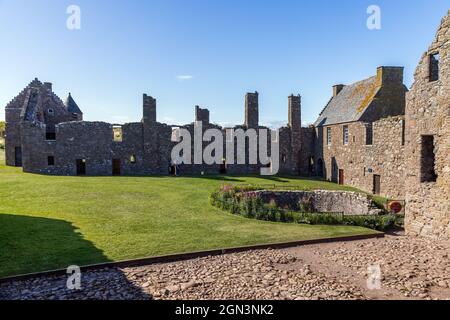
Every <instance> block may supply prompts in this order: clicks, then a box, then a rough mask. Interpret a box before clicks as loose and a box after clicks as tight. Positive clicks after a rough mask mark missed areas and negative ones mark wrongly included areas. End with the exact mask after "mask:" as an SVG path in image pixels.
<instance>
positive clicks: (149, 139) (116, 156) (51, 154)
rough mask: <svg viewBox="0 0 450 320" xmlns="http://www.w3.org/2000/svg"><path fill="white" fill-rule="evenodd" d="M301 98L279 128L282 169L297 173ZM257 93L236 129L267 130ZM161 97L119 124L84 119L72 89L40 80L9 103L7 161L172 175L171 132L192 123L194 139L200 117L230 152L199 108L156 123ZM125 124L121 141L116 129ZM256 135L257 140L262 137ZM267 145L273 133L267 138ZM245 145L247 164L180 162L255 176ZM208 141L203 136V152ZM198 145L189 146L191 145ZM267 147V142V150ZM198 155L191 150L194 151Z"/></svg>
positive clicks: (43, 169) (32, 166)
mask: <svg viewBox="0 0 450 320" xmlns="http://www.w3.org/2000/svg"><path fill="white" fill-rule="evenodd" d="M300 103H301V101H300V96H294V95H291V96H290V97H289V98H288V108H289V123H288V125H287V126H286V127H283V128H280V130H279V137H278V138H279V140H280V158H281V160H280V161H281V163H280V170H279V172H280V173H285V174H294V175H298V174H299V173H300V165H299V160H300V158H299V154H300V149H301V147H300V144H301V125H300V123H301V121H300V116H301V115H300V112H301V110H300V109H301V106H300ZM258 108H259V106H258V93H249V94H247V95H246V97H245V124H244V125H242V126H236V127H234V128H231V129H233V130H238V129H243V130H245V129H247V128H252V129H256V130H259V129H267V133H268V134H269V133H270V132H269V130H268V129H269V128H266V127H263V126H260V125H259V115H258ZM156 111H157V110H156V99H154V98H153V97H150V96H148V95H146V94H144V96H143V118H142V121H141V122H136V123H127V124H124V125H114V124H110V123H105V122H87V121H82V113H81V111H80V109H79V108H78V106H77V105H76V103H75V101H74V100H73V98H72V96H71V95H70V94H69V97H68V98H67V100H66V102H65V103H63V102H62V101H61V100H60V99H59V98H57V97H56V95H55V94H54V93H53V92H52V91H51V84H49V83H41V82H40V81H39V80H37V79H35V80H34V81H32V82H31V83H30V84H29V85H28V86H27V87H26V88H25V89H24V90H23V91H22V92H21V93H20V94H19V95H18V96H17V97H16V98H14V99H13V100H12V101H11V102H10V103H9V104H8V105H7V106H6V115H7V119H6V120H7V129H6V130H7V137H6V145H7V152H6V163H7V164H8V165H16V166H22V167H23V170H24V171H25V172H31V173H43V174H54V175H77V174H78V175H80V174H83V175H84V174H86V175H114V174H116V175H151V174H156V175H158V174H168V173H169V167H170V166H171V151H172V149H173V147H174V146H175V145H176V144H177V143H178V142H177V141H174V140H173V139H172V137H173V135H174V131H176V130H177V129H180V128H184V129H187V130H188V131H189V132H190V134H191V137H192V138H193V137H194V130H195V126H196V123H198V122H201V124H202V130H203V133H204V132H205V131H206V130H207V129H217V130H219V131H220V132H221V133H222V136H223V150H224V156H225V150H226V141H227V139H226V129H229V128H222V127H220V126H217V125H214V124H212V123H210V119H209V110H207V109H203V108H200V107H199V106H196V107H195V122H194V123H191V124H188V125H182V126H176V125H171V126H169V125H167V124H164V123H159V122H157V119H156ZM117 129H118V130H120V131H121V134H120V135H119V136H120V139H118V140H117V139H116V138H115V137H114V130H117ZM259 138H260V137H259V136H257V140H259ZM267 141H268V144H270V136H268V137H267ZM244 143H246V145H245V154H246V160H247V161H246V164H237V146H235V152H234V154H235V159H234V160H235V161H234V164H231V163H230V164H227V163H226V162H225V161H224V162H222V163H219V164H213V165H206V164H201V165H200V164H187V161H186V162H185V163H184V164H183V165H182V172H183V173H185V174H200V173H204V174H218V173H221V172H222V173H224V169H225V171H226V173H228V174H258V173H259V172H260V168H261V167H262V166H263V165H262V164H250V163H249V161H248V160H249V152H248V151H249V144H248V142H244ZM208 144H209V142H206V141H204V142H203V146H202V150H204V149H205V147H206V146H207V145H208ZM193 147H194V145H192V148H193ZM268 150H269V152H270V148H268ZM191 154H192V155H193V154H194V150H193V149H192V150H191Z"/></svg>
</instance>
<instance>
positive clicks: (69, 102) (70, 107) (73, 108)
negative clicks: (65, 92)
mask: <svg viewBox="0 0 450 320" xmlns="http://www.w3.org/2000/svg"><path fill="white" fill-rule="evenodd" d="M64 105H65V106H66V108H67V111H69V112H71V113H77V114H82V113H83V112H81V110H80V108H78V105H77V104H76V102H75V100H73V98H72V95H71V94H70V93H69V96H68V97H67V98H66V101H64Z"/></svg>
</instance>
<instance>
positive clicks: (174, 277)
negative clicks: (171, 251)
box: [0, 236, 450, 300]
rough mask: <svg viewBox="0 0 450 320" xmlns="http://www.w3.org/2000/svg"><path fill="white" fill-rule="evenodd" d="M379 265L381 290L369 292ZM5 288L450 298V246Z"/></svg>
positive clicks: (314, 252)
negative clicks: (373, 268) (370, 276)
mask: <svg viewBox="0 0 450 320" xmlns="http://www.w3.org/2000/svg"><path fill="white" fill-rule="evenodd" d="M369 265H379V267H380V270H381V288H380V289H377V290H369V289H368V288H367V273H368V266H369ZM66 281H67V278H66V277H61V276H60V277H47V278H36V279H30V280H25V281H14V282H9V283H3V284H0V299H297V300H303V299H450V245H449V244H448V243H443V242H433V241H429V240H424V239H417V238H409V237H405V236H386V237H385V238H384V239H383V238H382V239H374V240H362V241H354V242H336V243H329V244H320V245H319V244H318V245H309V246H302V247H296V248H289V249H280V250H257V251H250V252H244V253H235V254H227V255H223V256H215V257H207V258H199V259H193V260H188V261H181V262H175V263H167V264H155V265H151V266H145V267H137V268H124V269H115V268H109V269H102V270H97V271H91V272H85V273H83V274H82V282H81V286H82V288H81V290H68V289H66Z"/></svg>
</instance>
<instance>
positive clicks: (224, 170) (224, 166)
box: [219, 160, 227, 174]
mask: <svg viewBox="0 0 450 320" xmlns="http://www.w3.org/2000/svg"><path fill="white" fill-rule="evenodd" d="M219 173H220V174H227V161H226V160H222V164H221V165H220V168H219Z"/></svg>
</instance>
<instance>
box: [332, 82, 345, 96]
mask: <svg viewBox="0 0 450 320" xmlns="http://www.w3.org/2000/svg"><path fill="white" fill-rule="evenodd" d="M344 87H345V85H343V84H337V85H335V86H333V97H336V96H337V95H338V94H339V92H341V91H342V89H344Z"/></svg>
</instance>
